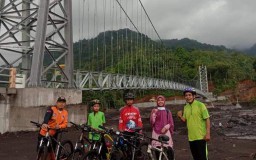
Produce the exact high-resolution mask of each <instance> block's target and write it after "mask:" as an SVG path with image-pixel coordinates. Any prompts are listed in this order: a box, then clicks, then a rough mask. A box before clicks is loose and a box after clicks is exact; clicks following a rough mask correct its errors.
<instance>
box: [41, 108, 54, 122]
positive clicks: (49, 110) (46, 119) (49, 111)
mask: <svg viewBox="0 0 256 160" xmlns="http://www.w3.org/2000/svg"><path fill="white" fill-rule="evenodd" d="M52 114H53V110H52V108H51V107H48V108H47V110H46V113H45V115H44V121H43V124H48V122H49V120H50V119H51V118H52Z"/></svg>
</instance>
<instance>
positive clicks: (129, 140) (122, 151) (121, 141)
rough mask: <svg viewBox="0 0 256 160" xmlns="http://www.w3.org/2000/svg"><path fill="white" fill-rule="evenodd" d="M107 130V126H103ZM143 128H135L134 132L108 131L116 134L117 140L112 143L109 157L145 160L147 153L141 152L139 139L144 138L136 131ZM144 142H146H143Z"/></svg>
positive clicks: (117, 159)
mask: <svg viewBox="0 0 256 160" xmlns="http://www.w3.org/2000/svg"><path fill="white" fill-rule="evenodd" d="M103 129H104V130H105V131H107V129H106V128H103ZM140 130H141V128H136V129H134V133H130V134H129V133H128V132H119V131H116V132H114V131H113V130H111V132H109V131H107V132H108V133H111V134H114V135H115V136H116V137H115V140H114V144H113V145H112V148H111V152H109V157H110V159H111V160H135V159H140V160H141V159H142V160H144V159H145V158H144V157H145V156H147V154H144V153H143V152H141V148H140V145H139V141H141V140H142V139H141V138H140V137H137V136H136V133H137V132H139V131H140ZM142 144H144V142H142Z"/></svg>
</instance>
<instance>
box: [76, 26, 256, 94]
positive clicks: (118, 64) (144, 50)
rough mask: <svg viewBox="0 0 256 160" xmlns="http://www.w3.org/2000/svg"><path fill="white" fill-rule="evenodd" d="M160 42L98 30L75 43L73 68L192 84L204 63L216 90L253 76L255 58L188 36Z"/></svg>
mask: <svg viewBox="0 0 256 160" xmlns="http://www.w3.org/2000/svg"><path fill="white" fill-rule="evenodd" d="M163 42H164V45H162V44H160V43H159V42H157V41H153V40H151V39H150V38H149V37H147V36H146V35H144V34H140V33H137V32H135V31H132V30H129V29H121V30H118V31H107V32H105V33H100V34H99V35H98V36H97V37H95V38H93V39H88V40H86V39H84V40H81V41H79V42H76V43H75V44H74V61H75V68H76V69H78V68H80V69H81V70H91V71H104V72H110V73H120V74H123V73H126V74H133V75H142V76H150V77H156V78H164V79H169V80H174V81H177V82H181V83H188V84H189V85H195V84H196V82H198V79H199V76H198V67H199V66H200V65H206V66H207V71H208V79H209V81H211V82H212V83H213V84H214V86H215V88H214V90H213V91H214V92H215V93H220V92H221V91H223V90H225V89H230V88H233V87H234V86H235V85H236V84H237V83H238V82H239V81H241V80H245V79H252V80H254V79H256V72H255V70H256V57H253V56H249V55H246V54H243V53H241V52H238V51H234V50H230V49H227V48H225V47H224V46H214V45H209V44H202V43H199V42H197V41H195V40H190V39H182V40H164V41H163ZM191 82H193V83H191Z"/></svg>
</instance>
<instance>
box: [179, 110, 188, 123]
mask: <svg viewBox="0 0 256 160" xmlns="http://www.w3.org/2000/svg"><path fill="white" fill-rule="evenodd" d="M182 114H183V113H182V111H178V112H177V117H178V118H180V120H181V121H183V122H186V119H185V116H184V115H182Z"/></svg>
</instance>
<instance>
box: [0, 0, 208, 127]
mask: <svg viewBox="0 0 256 160" xmlns="http://www.w3.org/2000/svg"><path fill="white" fill-rule="evenodd" d="M170 52H171V51H170V50H169V49H168V48H166V47H165V46H164V45H163V43H162V39H161V37H160V35H159V34H158V32H157V30H156V28H155V26H154V25H153V22H152V21H151V19H150V17H149V14H148V12H147V11H146V9H145V7H144V6H143V3H142V2H141V0H131V1H126V0H73V1H71V0H41V1H40V0H9V1H5V0H1V2H0V87H1V88H0V93H1V97H2V98H1V99H0V100H1V104H0V105H3V106H5V107H1V108H5V109H4V111H3V112H2V113H3V114H2V115H0V119H1V123H2V124H1V126H4V127H3V128H4V129H3V131H2V132H4V131H7V130H12V129H11V127H10V126H11V122H9V120H8V122H6V121H5V120H3V119H4V118H6V115H4V113H9V110H10V109H9V108H8V107H12V106H14V108H15V107H32V106H42V105H43V106H45V105H50V104H52V103H53V100H54V99H55V98H56V96H57V95H58V94H64V95H66V96H67V97H69V99H68V101H69V103H70V104H77V103H81V101H82V98H81V94H82V92H81V91H82V90H113V89H117V90H118V89H142V90H145V89H171V90H183V89H184V88H186V87H194V88H196V90H197V93H198V94H200V95H202V96H204V97H207V92H208V83H207V71H206V67H205V66H200V67H199V72H198V76H197V75H195V77H197V78H196V79H193V80H190V81H176V80H177V79H175V74H176V73H175V72H178V71H177V70H175V67H174V66H175V61H174V60H173V59H172V54H170ZM47 88H48V90H47ZM13 95H15V96H16V98H15V97H14V96H13ZM49 95H50V98H51V99H52V100H51V101H49V100H48V99H49ZM72 96H76V97H77V98H76V100H77V101H75V100H74V97H72ZM27 97H29V98H31V99H32V100H31V99H30V100H25V102H23V101H22V100H24V99H28V98H27ZM47 98H48V99H47ZM7 104H8V105H7ZM6 106H7V107H6ZM19 111H20V110H19ZM30 118H31V117H30ZM38 119H39V118H38ZM10 121H11V120H10ZM7 124H8V125H7ZM14 128H15V127H14ZM19 129H20V128H19ZM14 130H15V129H14ZM0 132H1V131H0Z"/></svg>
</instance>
